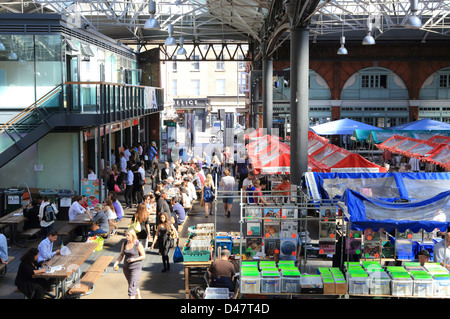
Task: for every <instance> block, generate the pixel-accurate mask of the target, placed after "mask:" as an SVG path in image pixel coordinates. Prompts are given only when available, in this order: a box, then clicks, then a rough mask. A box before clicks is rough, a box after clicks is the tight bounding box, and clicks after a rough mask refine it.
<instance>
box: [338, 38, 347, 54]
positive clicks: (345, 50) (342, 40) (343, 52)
mask: <svg viewBox="0 0 450 319" xmlns="http://www.w3.org/2000/svg"><path fill="white" fill-rule="evenodd" d="M344 44H345V37H344V36H342V37H341V47H340V48H339V49H338V50H337V54H338V55H347V54H348V51H347V49H346V48H345V47H344Z"/></svg>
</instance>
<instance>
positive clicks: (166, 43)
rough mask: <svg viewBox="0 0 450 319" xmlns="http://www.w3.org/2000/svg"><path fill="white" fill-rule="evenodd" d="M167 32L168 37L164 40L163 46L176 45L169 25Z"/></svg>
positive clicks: (171, 27)
mask: <svg viewBox="0 0 450 319" xmlns="http://www.w3.org/2000/svg"><path fill="white" fill-rule="evenodd" d="M167 31H168V32H169V37H168V38H167V39H166V42H165V43H164V44H165V45H177V41H176V40H175V38H174V37H173V36H172V33H173V25H171V24H169V26H168V29H167Z"/></svg>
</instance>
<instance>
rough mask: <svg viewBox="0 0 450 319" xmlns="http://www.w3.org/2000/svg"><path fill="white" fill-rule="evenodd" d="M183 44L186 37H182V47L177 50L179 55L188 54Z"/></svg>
mask: <svg viewBox="0 0 450 319" xmlns="http://www.w3.org/2000/svg"><path fill="white" fill-rule="evenodd" d="M183 44H184V38H183V37H180V48H179V49H178V51H177V55H186V54H187V52H186V49H185V48H183Z"/></svg>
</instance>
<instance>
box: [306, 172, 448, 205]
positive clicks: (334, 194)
mask: <svg viewBox="0 0 450 319" xmlns="http://www.w3.org/2000/svg"><path fill="white" fill-rule="evenodd" d="M305 176H306V183H307V187H308V192H309V195H310V196H311V198H312V199H313V200H315V201H319V200H339V199H341V198H342V196H343V194H344V193H345V190H346V189H352V190H354V191H356V192H359V193H361V194H363V195H364V196H368V197H371V198H377V199H381V200H385V201H390V202H393V201H397V200H401V199H404V200H408V201H420V200H423V199H425V198H429V197H432V196H435V195H437V194H439V193H441V192H444V191H447V190H450V173H447V172H444V173H317V172H308V173H306V174H305ZM424 190H426V191H424Z"/></svg>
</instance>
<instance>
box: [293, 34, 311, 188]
mask: <svg viewBox="0 0 450 319" xmlns="http://www.w3.org/2000/svg"><path fill="white" fill-rule="evenodd" d="M308 77H309V29H307V28H304V29H298V28H296V29H293V30H292V32H291V100H290V105H291V161H290V180H291V185H301V178H302V176H303V174H304V173H306V172H307V171H308V129H309V116H308V100H309V92H308Z"/></svg>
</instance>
